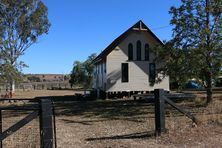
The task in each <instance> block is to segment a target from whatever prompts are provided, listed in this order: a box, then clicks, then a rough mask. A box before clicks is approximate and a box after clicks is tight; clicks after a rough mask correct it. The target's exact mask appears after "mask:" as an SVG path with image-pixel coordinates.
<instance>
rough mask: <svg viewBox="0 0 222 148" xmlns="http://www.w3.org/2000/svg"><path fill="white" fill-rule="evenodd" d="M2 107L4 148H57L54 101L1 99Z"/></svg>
mask: <svg viewBox="0 0 222 148" xmlns="http://www.w3.org/2000/svg"><path fill="white" fill-rule="evenodd" d="M26 101H27V103H24V102H26ZM0 103H1V104H0V148H2V147H38V145H39V147H41V148H53V147H56V138H55V133H54V132H55V130H53V129H55V123H54V124H53V121H55V118H54V116H53V114H54V109H53V104H52V101H51V99H49V98H36V99H1V100H0ZM16 120H18V121H17V122H15V121H16ZM29 137H30V138H29ZM8 139H10V140H9V141H10V142H7V140H8ZM21 141H22V142H21Z"/></svg>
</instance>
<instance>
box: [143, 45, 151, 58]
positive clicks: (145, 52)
mask: <svg viewBox="0 0 222 148" xmlns="http://www.w3.org/2000/svg"><path fill="white" fill-rule="evenodd" d="M144 55H145V57H144V60H145V61H149V60H150V46H149V44H146V45H145V48H144Z"/></svg>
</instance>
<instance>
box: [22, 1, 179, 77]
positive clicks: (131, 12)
mask: <svg viewBox="0 0 222 148" xmlns="http://www.w3.org/2000/svg"><path fill="white" fill-rule="evenodd" d="M43 2H44V3H45V5H46V6H47V7H48V9H49V20H50V22H51V24H52V26H51V28H50V31H49V34H48V35H43V36H42V37H40V38H39V40H38V43H37V44H34V45H33V46H31V47H30V48H29V49H28V50H27V51H26V52H25V55H23V56H22V57H21V60H22V61H24V62H25V63H26V64H27V65H29V68H25V69H23V72H24V73H45V74H52V73H58V74H68V73H70V71H71V70H72V66H73V62H74V61H76V60H79V61H84V60H85V59H86V58H87V57H88V56H89V55H90V54H91V53H97V54H98V53H100V52H101V51H102V50H103V49H104V48H105V47H106V46H108V45H109V44H110V43H111V42H112V41H113V40H114V39H115V38H116V37H118V36H119V35H120V34H122V33H123V32H124V31H126V30H127V29H128V28H129V27H131V26H132V25H133V24H135V23H136V22H137V21H139V20H142V21H143V22H144V23H145V24H146V25H147V26H148V27H149V28H150V29H151V30H152V31H153V32H154V33H155V34H156V35H157V36H158V37H159V38H160V40H169V39H170V38H171V34H172V31H171V29H172V27H171V26H169V22H170V19H171V16H170V15H169V14H168V11H169V9H170V7H171V6H178V5H179V1H178V0H43Z"/></svg>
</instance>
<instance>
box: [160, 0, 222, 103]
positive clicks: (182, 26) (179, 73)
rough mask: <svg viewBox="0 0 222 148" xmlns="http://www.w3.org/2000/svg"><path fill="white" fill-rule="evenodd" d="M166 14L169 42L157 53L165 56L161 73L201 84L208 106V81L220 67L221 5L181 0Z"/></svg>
mask: <svg viewBox="0 0 222 148" xmlns="http://www.w3.org/2000/svg"><path fill="white" fill-rule="evenodd" d="M169 13H170V14H171V16H172V19H171V25H173V39H172V40H170V41H169V42H168V43H167V46H165V50H157V53H158V54H160V55H162V56H164V54H163V53H164V52H165V53H167V54H166V55H167V56H166V55H165V58H166V61H167V62H166V65H165V67H164V68H165V69H162V71H164V72H163V73H164V74H169V75H172V76H173V77H178V78H182V77H184V78H196V79H197V80H199V81H201V82H202V83H203V84H204V85H205V87H206V89H207V103H209V102H211V101H212V80H213V79H214V78H216V77H217V76H218V74H219V72H220V69H221V67H222V1H221V0H181V5H180V6H179V7H171V9H170V11H169ZM168 45H170V46H168ZM162 49H164V48H162ZM166 49H168V50H166ZM160 51H161V52H160ZM161 53H162V54H161ZM166 69H167V70H166ZM172 76H171V78H172Z"/></svg>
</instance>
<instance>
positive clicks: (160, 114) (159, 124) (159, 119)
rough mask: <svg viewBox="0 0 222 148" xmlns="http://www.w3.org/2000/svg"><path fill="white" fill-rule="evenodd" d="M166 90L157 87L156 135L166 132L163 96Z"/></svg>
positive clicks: (155, 91)
mask: <svg viewBox="0 0 222 148" xmlns="http://www.w3.org/2000/svg"><path fill="white" fill-rule="evenodd" d="M163 95H164V90H163V89H155V90H154V96H155V131H156V135H157V136H158V135H161V133H164V132H166V128H165V100H164V98H163Z"/></svg>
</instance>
